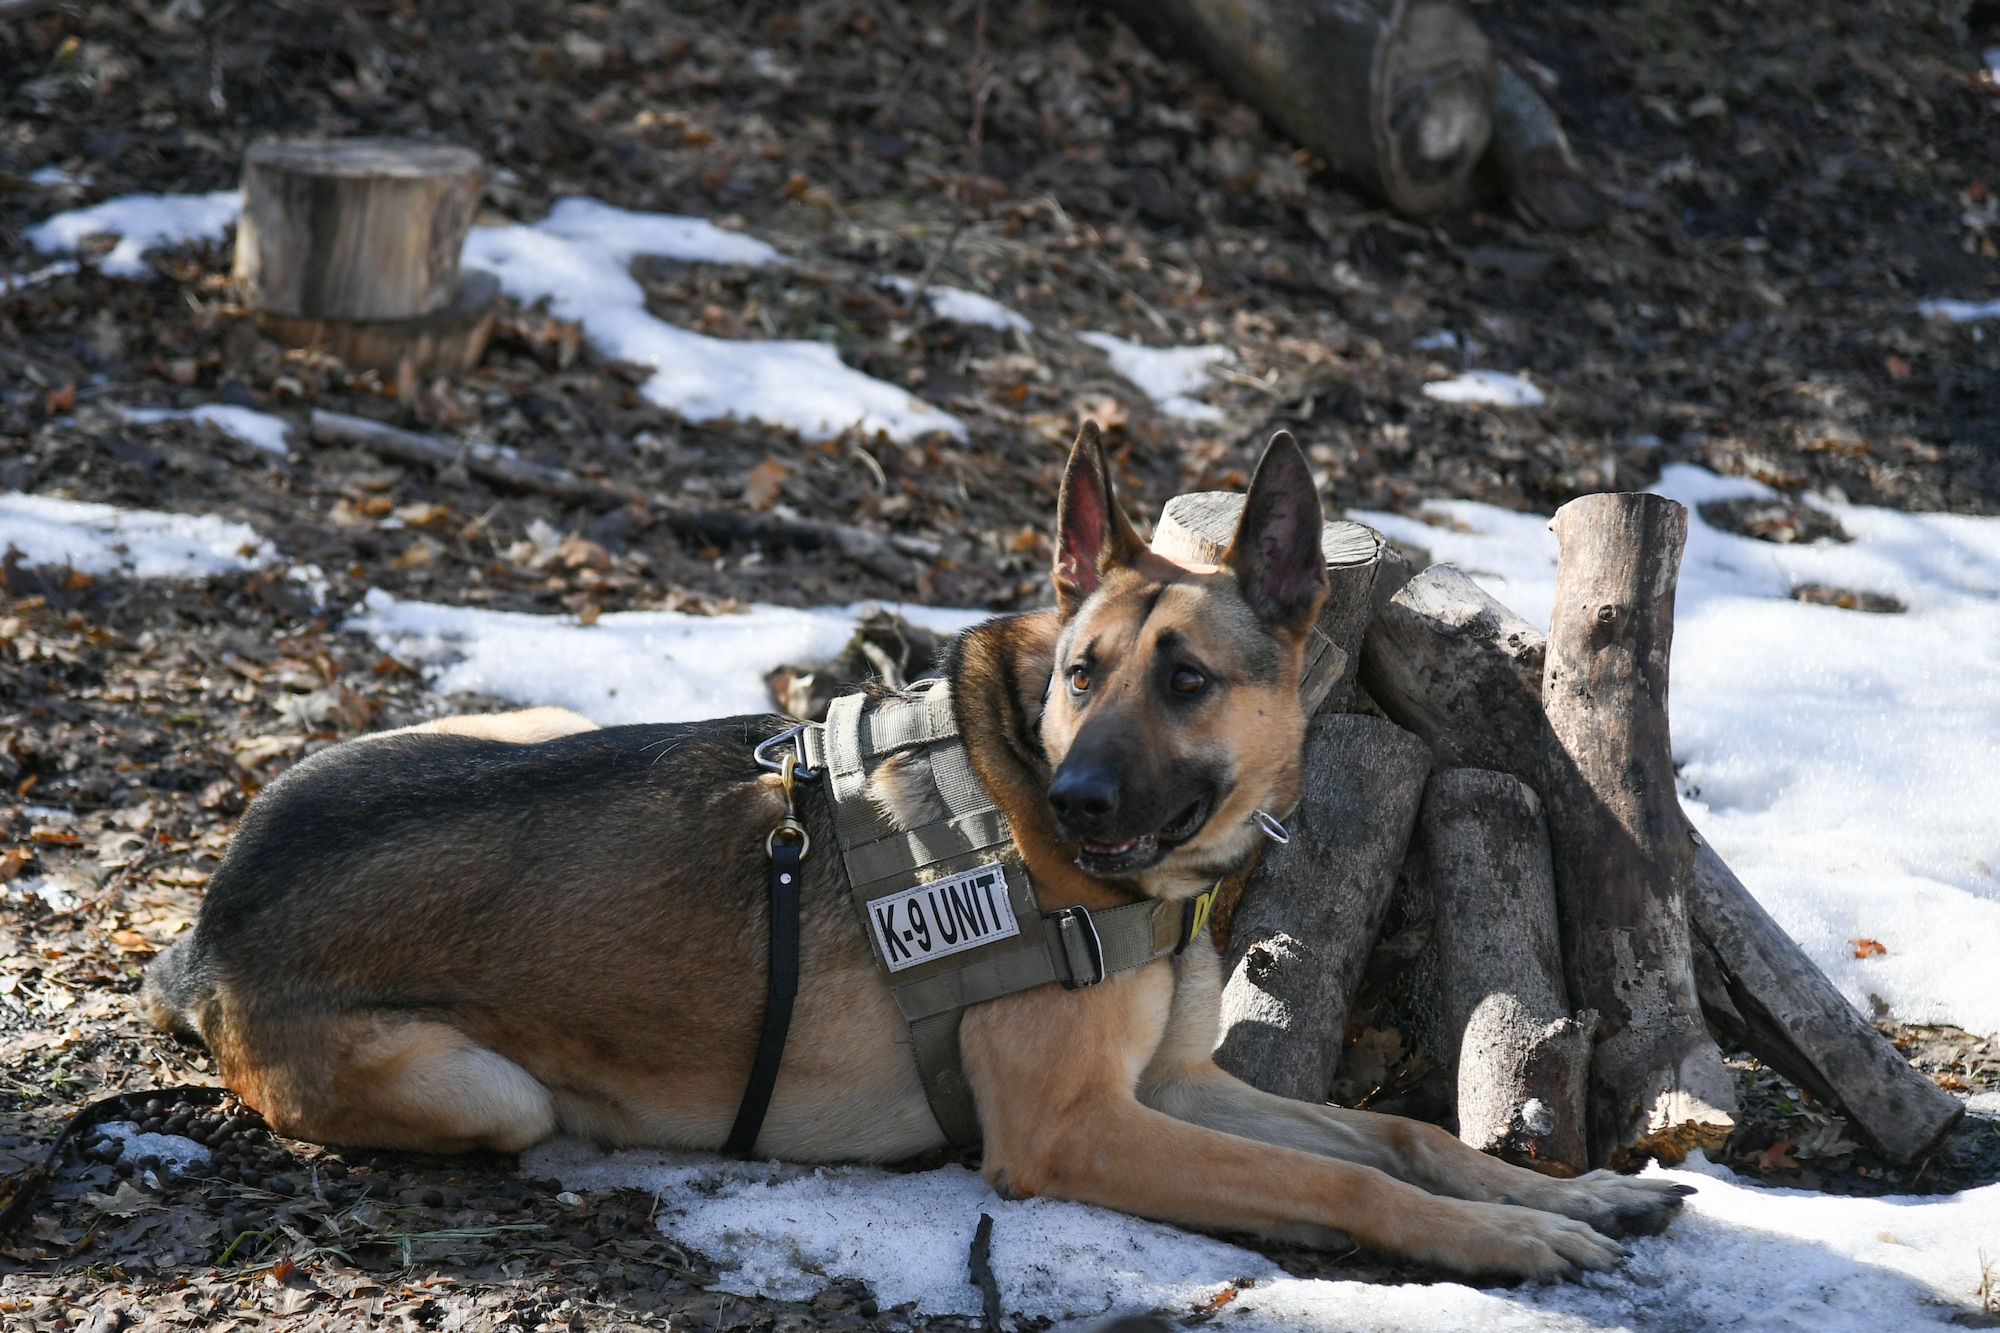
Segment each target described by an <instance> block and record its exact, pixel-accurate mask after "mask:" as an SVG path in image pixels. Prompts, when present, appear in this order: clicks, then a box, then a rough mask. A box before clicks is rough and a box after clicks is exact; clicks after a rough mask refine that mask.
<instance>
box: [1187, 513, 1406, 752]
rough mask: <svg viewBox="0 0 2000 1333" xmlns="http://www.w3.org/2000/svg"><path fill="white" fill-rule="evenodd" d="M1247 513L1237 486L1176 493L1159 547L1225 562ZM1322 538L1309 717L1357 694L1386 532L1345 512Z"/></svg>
mask: <svg viewBox="0 0 2000 1333" xmlns="http://www.w3.org/2000/svg"><path fill="white" fill-rule="evenodd" d="M1242 517H1243V497H1242V495H1240V494H1239V493H1237V492H1235V491H1193V492H1190V493H1188V494H1185V495H1176V496H1175V497H1174V498H1173V499H1171V500H1169V501H1167V504H1166V507H1165V508H1164V509H1162V510H1161V511H1160V521H1159V523H1157V524H1156V525H1155V526H1154V528H1153V549H1154V550H1155V551H1157V552H1159V553H1160V554H1161V555H1164V556H1166V557H1167V558H1168V559H1169V560H1175V561H1178V562H1180V563H1181V564H1186V565H1214V564H1220V563H1221V561H1222V557H1223V554H1224V553H1225V552H1227V551H1228V549H1229V543H1230V542H1231V541H1232V540H1234V539H1235V536H1236V525H1237V523H1238V521H1239V520H1240V519H1241V518H1242ZM1319 541H1320V552H1321V553H1322V554H1323V555H1324V556H1325V557H1326V576H1327V583H1328V585H1329V591H1328V594H1327V599H1326V605H1325V607H1323V608H1322V609H1321V610H1320V613H1319V622H1318V624H1317V625H1315V626H1314V634H1313V638H1312V641H1311V642H1310V643H1308V644H1307V645H1306V662H1305V670H1304V672H1303V673H1302V674H1301V676H1300V680H1299V702H1300V703H1301V704H1302V705H1303V706H1304V708H1305V711H1306V716H1308V717H1310V716H1312V715H1313V714H1314V713H1317V712H1341V711H1344V710H1345V709H1346V708H1347V705H1348V703H1349V702H1350V701H1351V700H1352V698H1353V696H1354V681H1355V672H1356V670H1357V669H1358V666H1359V663H1360V659H1361V637H1362V634H1363V632H1364V631H1365V630H1366V629H1367V628H1368V621H1369V619H1370V618H1371V617H1372V616H1373V615H1374V604H1373V601H1372V598H1373V595H1374V589H1375V579H1376V570H1377V569H1378V567H1379V566H1380V564H1381V560H1382V552H1383V549H1384V542H1383V540H1382V534H1380V533H1378V532H1376V531H1375V529H1373V528H1371V527H1367V526H1366V525H1364V524H1360V523H1350V522H1347V521H1346V520H1344V519H1332V520H1329V521H1328V522H1326V523H1325V524H1323V525H1322V526H1321V528H1320V538H1319Z"/></svg>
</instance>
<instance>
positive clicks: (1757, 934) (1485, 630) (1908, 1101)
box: [1361, 565, 1958, 1162]
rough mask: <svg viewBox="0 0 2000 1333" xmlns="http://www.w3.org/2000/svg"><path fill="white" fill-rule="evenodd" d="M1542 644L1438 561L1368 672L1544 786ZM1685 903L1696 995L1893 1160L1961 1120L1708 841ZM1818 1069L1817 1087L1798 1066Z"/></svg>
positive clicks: (1413, 716) (1417, 718) (1451, 753)
mask: <svg viewBox="0 0 2000 1333" xmlns="http://www.w3.org/2000/svg"><path fill="white" fill-rule="evenodd" d="M1545 651H1546V649H1545V642H1544V639H1543V636H1542V634H1541V633H1540V631H1538V630H1536V629H1535V628H1534V627H1533V626H1531V625H1528V624H1527V623H1526V622H1525V621H1522V620H1521V619H1520V618H1519V617H1518V616H1516V615H1514V614H1513V612H1511V611H1509V610H1508V609H1507V608H1506V607H1505V606H1504V605H1502V604H1501V603H1500V602H1499V601H1497V600H1496V599H1495V598H1494V597H1493V596H1492V595H1491V594H1489V593H1488V592H1486V590H1485V589H1483V588H1481V587H1480V586H1479V585H1478V584H1476V583H1474V582H1473V581H1472V580H1471V579H1470V578H1467V577H1466V576H1465V575H1464V574H1463V573H1461V572H1460V571H1458V570H1456V569H1454V568H1452V567H1451V566H1449V565H1433V566H1432V567H1431V568H1429V569H1427V570H1425V571H1424V572H1423V573H1421V574H1419V575H1417V576H1416V577H1415V578H1414V579H1412V580H1411V581H1410V583H1409V584H1408V585H1406V586H1405V587H1404V588H1402V589H1401V590H1399V591H1398V592H1397V593H1396V594H1395V596H1394V597H1393V598H1392V599H1391V601H1390V602H1389V603H1388V604H1387V605H1385V606H1384V607H1383V609H1382V613H1381V614H1380V615H1379V616H1377V617H1376V619H1375V621H1374V623H1373V624H1371V625H1370V626H1369V628H1368V637H1367V639H1366V641H1365V644H1364V646H1363V649H1362V654H1361V681H1362V684H1363V686H1364V687H1365V688H1366V689H1367V690H1368V692H1369V694H1370V695H1371V696H1372V697H1373V698H1374V699H1375V700H1376V702H1377V703H1378V704H1379V705H1380V706H1381V707H1382V709H1383V711H1384V712H1386V713H1388V714H1389V716H1390V717H1392V718H1394V719H1395V720H1396V721H1397V722H1399V723H1401V724H1402V725H1403V726H1405V727H1407V728H1409V729H1410V730H1411V731H1412V732H1414V733H1416V734H1417V735H1418V736H1420V737H1422V738H1423V739H1424V740H1425V741H1426V742H1428V743H1429V744H1430V745H1431V746H1432V748H1433V749H1435V750H1436V751H1437V754H1438V757H1439V762H1440V763H1445V764H1458V765H1465V766H1472V767H1482V768H1497V769H1500V770H1502V771H1504V772H1508V773H1512V774H1513V775H1514V776H1516V777H1518V778H1521V779H1522V780H1523V781H1525V782H1527V783H1528V784H1529V785H1530V786H1537V787H1539V786H1540V784H1543V783H1552V782H1555V781H1559V780H1561V778H1562V773H1563V766H1562V765H1560V764H1558V763H1555V762H1553V761H1552V757H1551V754H1550V749H1549V747H1550V746H1551V745H1552V744H1553V737H1552V736H1550V735H1549V733H1548V722H1547V719H1546V718H1545V717H1543V715H1542V712H1541V708H1540V697H1541V666H1542V661H1543V658H1544V655H1545ZM1687 911H1688V921H1689V925H1690V927H1691V930H1692V937H1693V940H1694V942H1695V962H1696V980H1697V984H1698V991H1699V995H1700V1000H1701V1003H1702V1006H1703V1009H1704V1011H1705V1013H1706V1015H1707V1017H1708V1019H1709V1021H1710V1022H1711V1023H1712V1024H1713V1025H1714V1026H1715V1027H1716V1029H1717V1030H1718V1031H1719V1032H1720V1033H1721V1034H1722V1035H1723V1036H1725V1037H1726V1038H1728V1039H1729V1040H1732V1041H1740V1042H1742V1043H1743V1048H1744V1049H1745V1050H1747V1051H1749V1052H1750V1054H1752V1055H1754V1056H1756V1057H1757V1058H1758V1059H1760V1060H1763V1061H1764V1062H1765V1063H1766V1064H1769V1065H1770V1066H1771V1067H1772V1068H1773V1069H1776V1070H1778V1071H1779V1072H1780V1073H1784V1074H1785V1075H1786V1076H1787V1077H1789V1078H1793V1079H1794V1081H1795V1082H1799V1083H1800V1086H1802V1087H1806V1088H1807V1089H1808V1090H1809V1091H1811V1092H1812V1093H1813V1095H1814V1096H1816V1097H1819V1098H1820V1099H1821V1100H1822V1101H1825V1102H1826V1103H1828V1104H1829V1105H1831V1106H1834V1107H1837V1108H1838V1109H1840V1111H1841V1112H1842V1113H1843V1114H1844V1115H1846V1116H1847V1117H1848V1118H1849V1119H1850V1120H1851V1121H1852V1122H1853V1123H1854V1125H1855V1127H1856V1128H1857V1129H1859V1130H1860V1131H1861V1132H1862V1133H1863V1134H1864V1135H1866V1136H1868V1137H1869V1138H1870V1139H1871V1140H1872V1141H1873V1142H1874V1144H1875V1146H1876V1147H1878V1148H1880V1149H1881V1150H1882V1152H1883V1155H1884V1156H1886V1157H1889V1158H1890V1159H1892V1160H1894V1161H1898V1162H1909V1161H1914V1160H1916V1159H1917V1158H1919V1157H1921V1156H1922V1155H1923V1154H1924V1153H1925V1152H1927V1151H1929V1150H1930V1149H1931V1148H1932V1147H1933V1146H1935V1144H1936V1143H1937V1141H1938V1140H1939V1139H1940V1138H1942V1137H1943V1135H1944V1134H1945V1132H1946V1131H1948V1130H1949V1129H1950V1128H1951V1126H1952V1124H1953V1123H1955V1122H1956V1120H1957V1118H1958V1104H1957V1101H1956V1099H1953V1098H1950V1097H1949V1096H1948V1095H1947V1094H1944V1093H1942V1092H1941V1091H1940V1090H1938V1089H1937V1088H1935V1087H1934V1086H1933V1085H1932V1084H1931V1083H1930V1081H1929V1080H1928V1079H1926V1078H1924V1077H1923V1075H1922V1074H1920V1073H1918V1072H1917V1071H1916V1070H1914V1069H1912V1068H1910V1066H1909V1063H1908V1062H1907V1061H1905V1060H1904V1059H1903V1058H1902V1057H1901V1056H1900V1055H1898V1054H1897V1052H1896V1049H1895V1047H1893V1046H1892V1045H1890V1044H1889V1042H1888V1040H1887V1039H1885V1038H1884V1037H1882V1035H1881V1034H1880V1033H1878V1032H1876V1031H1875V1030H1874V1028H1873V1026H1872V1025H1870V1024H1869V1023H1868V1021H1867V1019H1866V1018H1865V1017H1863V1016H1862V1015H1861V1014H1859V1013H1857V1012H1856V1011H1855V1010H1854V1007H1853V1006H1852V1005H1850V1004H1848V1003H1847V1001H1846V1000H1845V999H1844V998H1842V997H1841V995H1840V993H1839V992H1838V991H1837V990H1835V989H1834V987H1833V985H1832V983H1831V982H1829V981H1827V979H1826V977H1825V976H1824V975H1823V974H1822V973H1821V972H1820V971H1819V969H1818V968H1817V967H1815V966H1814V965H1813V963H1812V960H1811V959H1809V958H1807V957H1806V956H1805V953H1804V951H1803V950H1801V949H1800V948H1799V946H1798V945H1797V943H1796V942H1794V941H1793V940H1792V939H1791V938H1790V937H1789V936H1787V935H1786V934H1785V933H1784V932H1783V930H1781V929H1780V928H1779V927H1778V925H1777V923H1776V922H1774V921H1772V920H1771V918H1770V914H1769V913H1767V912H1765V911H1764V909H1763V908H1762V907H1761V906H1760V905H1759V904H1758V903H1757V900H1756V899H1755V898H1753V897H1751V895H1750V892H1749V890H1747V889H1745V888H1744V887H1743V885H1742V884H1741V883H1740V882H1739V881H1738V880H1737V878H1736V876H1735V875H1733V874H1731V873H1730V872H1729V869H1728V867H1727V866H1726V865H1724V864H1723V863H1722V861H1721V859H1720V858H1719V857H1717V856H1716V854H1715V853H1714V851H1713V850H1712V849H1708V848H1701V849H1698V852H1697V856H1696V859H1695V868H1694V878H1693V881H1692V883H1691V885H1690V888H1689V894H1688V899H1687ZM1757 1015H1769V1016H1770V1018H1769V1019H1768V1021H1767V1020H1764V1019H1760V1018H1758V1017H1756V1016H1757ZM1815 1072H1816V1073H1817V1086H1813V1085H1810V1084H1807V1083H1806V1082H1804V1081H1803V1080H1801V1079H1800V1078H1799V1077H1798V1076H1799V1074H1801V1073H1804V1074H1805V1075H1807V1077H1812V1076H1813V1075H1814V1074H1815ZM1947 1101H1949V1102H1950V1103H1951V1105H1949V1106H1947V1105H1945V1104H1944V1103H1945V1102H1947ZM1906 1110H1907V1111H1908V1112H1909V1113H1908V1114H1907V1115H1906V1114H1905V1111H1906Z"/></svg>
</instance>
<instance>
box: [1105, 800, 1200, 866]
mask: <svg viewBox="0 0 2000 1333" xmlns="http://www.w3.org/2000/svg"><path fill="white" fill-rule="evenodd" d="M1207 822H1208V797H1206V796H1204V797H1202V798H1201V799H1200V800H1198V801H1196V802H1195V803H1194V804H1192V805H1190V806H1188V808H1187V809H1185V810H1183V811H1181V812H1180V813H1179V814H1177V815H1175V816H1174V817H1173V818H1172V819H1169V820H1168V821H1167V822H1166V823H1164V824H1162V825H1160V827H1158V828H1157V829H1154V830H1153V831H1152V832H1151V833H1145V834H1141V835H1139V836H1138V837H1136V838H1121V839H1118V840H1117V841H1110V840H1106V839H1099V838H1084V839H1082V840H1081V841H1080V842H1079V844H1078V847H1079V854H1078V856H1077V858H1076V863H1077V865H1078V866H1079V867H1081V868H1082V869H1084V870H1086V871H1088V872H1089V873H1090V874H1093V875H1099V876H1108V875H1130V874H1134V873H1136V872H1138V871H1141V870H1144V869H1146V868H1147V867H1149V866H1152V865H1155V864H1157V863H1158V861H1159V860H1160V858H1161V857H1163V856H1165V855H1166V854H1167V853H1168V852H1170V851H1172V850H1173V849H1174V848H1175V847H1177V846H1179V845H1180V844H1181V843H1184V842H1186V841H1187V840H1188V839H1189V838H1192V837H1193V836H1194V835H1195V834H1197V833H1199V832H1200V831H1201V826H1202V825H1203V824H1206V823H1207Z"/></svg>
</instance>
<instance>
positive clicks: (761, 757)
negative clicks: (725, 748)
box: [751, 722, 819, 782]
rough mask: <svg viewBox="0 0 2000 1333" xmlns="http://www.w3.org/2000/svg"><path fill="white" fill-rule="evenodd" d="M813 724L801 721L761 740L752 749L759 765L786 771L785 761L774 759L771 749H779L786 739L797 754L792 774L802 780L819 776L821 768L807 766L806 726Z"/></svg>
mask: <svg viewBox="0 0 2000 1333" xmlns="http://www.w3.org/2000/svg"><path fill="white" fill-rule="evenodd" d="M811 725H813V724H812V723H810V722H801V723H799V725H797V726H796V727H791V728H788V729H787V730H784V731H781V732H779V733H778V734H777V735H775V736H773V737H771V738H770V739H769V740H767V741H762V742H760V743H759V744H758V746H757V748H756V749H755V750H753V751H751V754H752V756H753V757H754V758H755V759H756V760H757V767H759V768H762V769H767V770H769V771H770V772H773V773H782V772H784V771H785V761H784V760H782V759H773V758H772V757H771V751H773V750H775V749H777V748H778V747H779V746H780V745H783V744H784V743H785V742H786V741H790V742H791V743H792V749H793V752H794V754H795V756H796V757H795V758H794V760H793V763H792V776H793V777H795V778H798V779H799V780H800V781H801V782H811V781H812V780H813V779H815V778H817V777H818V776H819V770H818V769H816V768H807V767H806V728H807V727H809V726H811Z"/></svg>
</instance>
